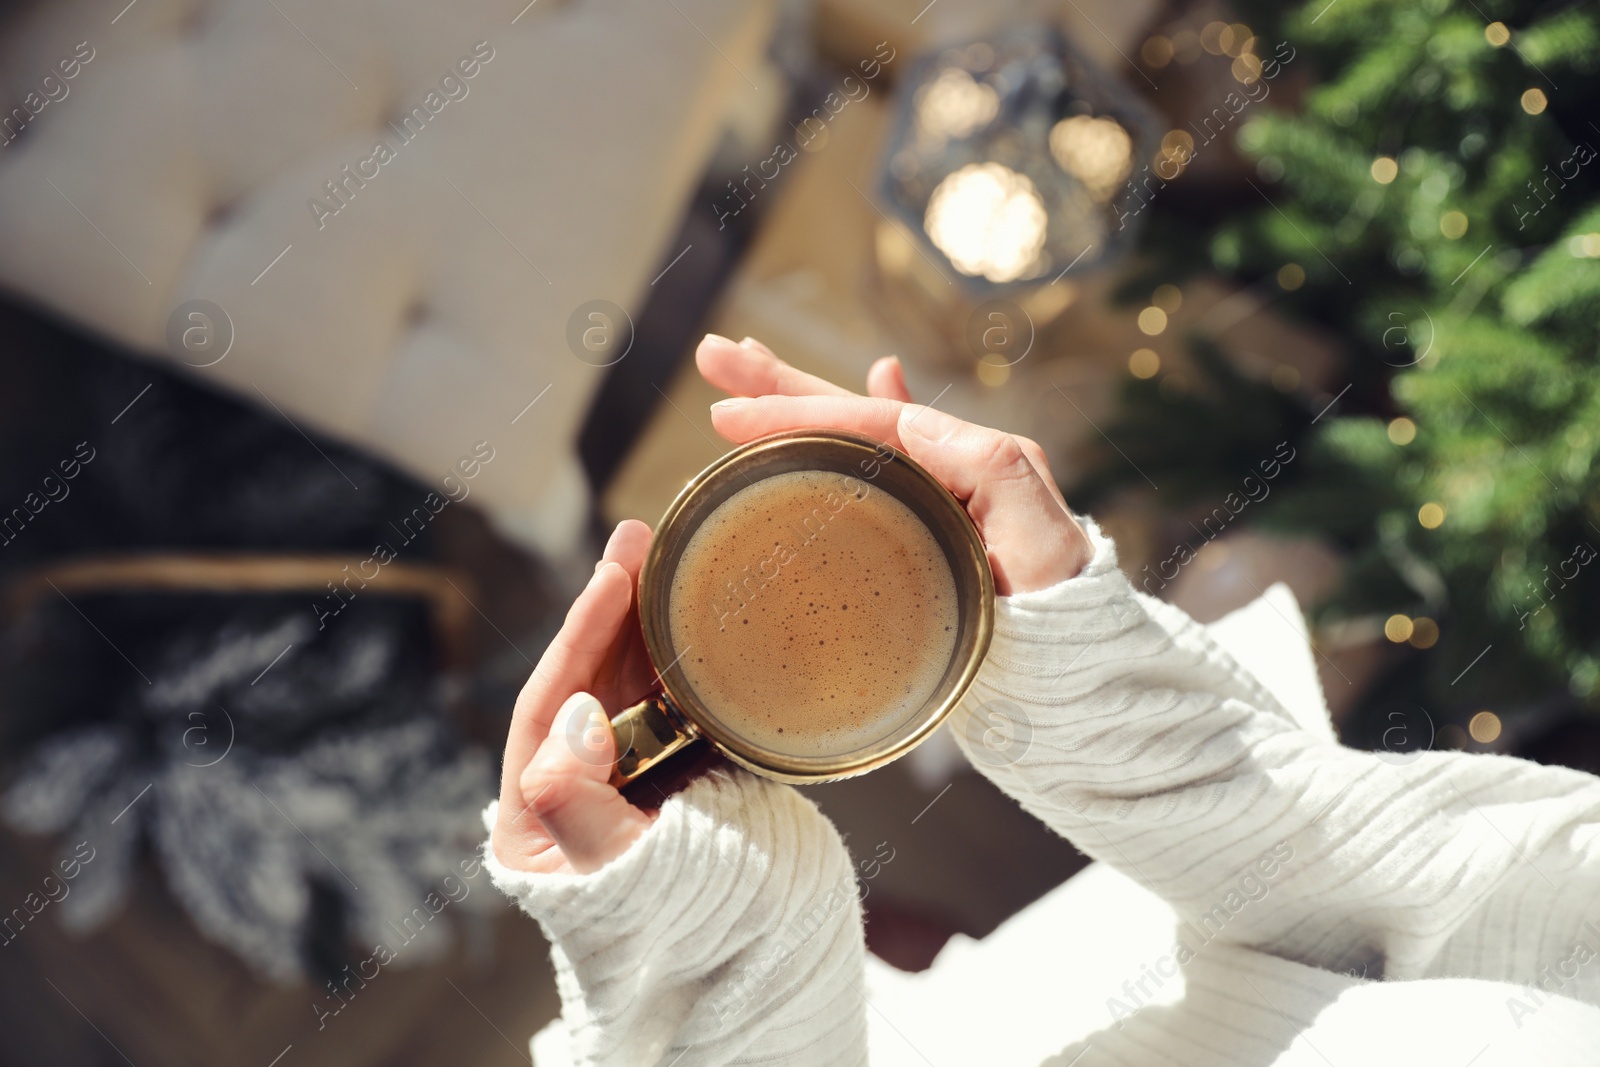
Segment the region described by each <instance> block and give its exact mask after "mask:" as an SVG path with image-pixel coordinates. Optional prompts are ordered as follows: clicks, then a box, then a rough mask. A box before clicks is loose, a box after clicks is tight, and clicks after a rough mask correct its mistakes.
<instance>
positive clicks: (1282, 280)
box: [1278, 263, 1306, 293]
mask: <svg viewBox="0 0 1600 1067" xmlns="http://www.w3.org/2000/svg"><path fill="white" fill-rule="evenodd" d="M1305 283H1306V269H1305V268H1304V267H1302V266H1301V265H1300V264H1298V263H1285V264H1284V265H1283V266H1281V267H1279V268H1278V287H1279V288H1281V289H1282V290H1283V291H1284V292H1286V293H1292V292H1294V291H1295V290H1296V289H1298V288H1300V287H1301V286H1302V285H1304V284H1305Z"/></svg>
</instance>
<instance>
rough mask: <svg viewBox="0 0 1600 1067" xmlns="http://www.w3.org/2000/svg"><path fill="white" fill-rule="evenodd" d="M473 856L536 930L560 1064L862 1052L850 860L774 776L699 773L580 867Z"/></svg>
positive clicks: (778, 1059)
mask: <svg viewBox="0 0 1600 1067" xmlns="http://www.w3.org/2000/svg"><path fill="white" fill-rule="evenodd" d="M495 809H496V805H495V804H491V805H490V807H489V810H488V811H486V812H485V813H484V819H485V823H486V825H487V826H489V827H491V828H492V827H493V826H494V816H495ZM484 857H485V866H486V867H487V868H488V870H489V872H490V876H491V877H492V878H493V880H494V884H495V885H496V886H498V887H499V888H500V889H501V890H502V891H503V892H505V893H506V894H507V895H508V896H510V897H511V898H512V899H513V900H514V901H516V903H517V904H518V905H519V906H520V907H521V908H522V910H523V911H525V912H527V913H528V914H529V915H531V916H532V917H533V918H535V919H537V920H538V921H539V924H540V926H541V927H543V929H544V932H545V936H546V937H547V938H548V939H549V941H550V944H551V953H550V955H551V960H552V962H553V963H554V965H555V970H556V985H557V988H558V990H559V992H560V995H561V1003H562V1018H563V1022H564V1024H565V1028H566V1031H567V1033H566V1038H567V1040H566V1042H565V1046H566V1048H567V1049H568V1050H569V1052H570V1056H571V1063H572V1064H573V1065H574V1067H578V1065H582V1067H641V1065H648V1064H673V1065H675V1067H714V1065H721V1064H757V1063H759V1064H765V1065H772V1067H790V1065H792V1067H802V1065H810V1064H817V1065H824V1064H826V1065H833V1064H864V1063H865V1062H866V1055H867V1053H866V1047H867V1045H866V1041H867V1032H866V1015H865V1013H866V1004H865V1001H864V999H863V995H862V992H861V989H862V981H863V966H864V958H865V948H864V941H863V930H862V920H861V904H860V899H859V896H858V894H857V890H856V882H855V875H854V870H853V868H852V866H851V862H850V857H849V854H848V853H847V852H846V851H845V848H844V844H843V842H842V841H841V840H840V838H839V835H838V832H837V831H836V830H835V829H834V827H833V825H832V824H831V823H830V822H828V820H827V819H826V818H825V817H824V816H823V815H822V813H821V812H820V811H818V810H817V808H816V806H815V805H814V804H812V803H811V801H810V800H808V799H806V798H805V797H803V796H801V795H800V794H799V793H798V792H796V791H795V790H793V789H791V788H789V787H788V786H783V785H778V784H776V783H774V782H770V781H766V780H765V779H761V778H757V777H756V776H754V775H752V774H749V773H747V772H745V771H743V770H733V771H727V770H718V771H713V772H712V773H710V774H708V775H706V776H704V777H702V778H700V779H698V780H696V781H695V782H694V783H693V784H691V785H690V786H689V787H688V788H686V789H685V790H683V791H682V792H680V793H678V794H675V795H674V796H672V797H670V798H668V799H667V800H666V802H665V803H663V805H662V807H661V813H660V816H659V817H658V818H657V819H656V821H655V822H654V823H653V824H652V825H651V826H650V827H649V828H648V829H647V830H646V831H645V832H644V834H643V835H641V836H640V838H639V840H637V841H636V842H634V844H633V845H632V846H631V847H630V848H629V849H628V851H627V852H626V853H624V854H623V855H622V856H620V857H618V858H617V859H615V860H613V861H612V862H611V863H609V864H607V865H606V866H605V867H603V868H601V869H600V870H598V871H595V872H593V873H591V874H586V875H573V874H534V873H529V872H524V871H516V870H511V869H509V868H507V867H505V866H504V865H502V864H501V863H500V862H499V861H498V860H496V859H495V856H494V849H493V847H492V845H491V844H485V846H484ZM539 1067H557V1065H554V1064H546V1063H543V1062H541V1063H540V1064H539ZM561 1067H565V1065H561Z"/></svg>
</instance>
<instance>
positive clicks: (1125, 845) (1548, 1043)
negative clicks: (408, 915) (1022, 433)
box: [486, 523, 1600, 1067]
mask: <svg viewBox="0 0 1600 1067" xmlns="http://www.w3.org/2000/svg"><path fill="white" fill-rule="evenodd" d="M1085 525H1086V528H1088V530H1089V532H1090V536H1091V538H1092V540H1093V542H1094V546H1095V555H1094V559H1093V561H1092V562H1091V563H1090V564H1089V566H1088V567H1087V568H1086V569H1085V571H1084V572H1083V573H1082V574H1081V575H1079V576H1078V577H1076V578H1073V579H1070V580H1068V581H1065V582H1062V583H1060V584H1059V585H1057V586H1055V587H1053V588H1051V589H1047V590H1043V591H1040V592H1036V593H1027V594H1023V595H1020V596H1014V597H1004V598H1001V600H1000V603H999V607H998V613H997V620H996V631H995V640H994V644H993V646H992V648H991V650H990V652H989V656H988V659H987V660H986V662H985V664H984V667H983V670H982V671H981V672H980V674H979V676H978V679H977V681H976V683H975V684H974V686H973V690H972V692H971V693H970V694H969V696H968V698H967V700H966V701H965V703H964V705H963V708H962V710H961V711H959V712H958V713H957V717H956V720H955V722H954V726H955V729H954V731H953V732H954V734H955V736H956V739H957V742H958V743H959V744H960V745H961V746H962V747H963V748H964V749H966V750H967V753H968V755H969V756H970V757H972V759H973V762H974V764H975V765H976V766H977V768H978V769H979V770H980V771H981V772H982V773H984V774H985V775H986V776H988V777H989V778H990V779H991V780H992V781H993V782H994V783H995V784H996V785H998V786H999V787H1000V788H1001V789H1003V790H1005V791H1006V792H1007V793H1008V794H1010V795H1011V796H1012V797H1014V798H1015V799H1016V800H1017V801H1018V802H1020V803H1021V804H1022V805H1023V806H1024V807H1025V808H1027V809H1028V810H1029V811H1031V812H1032V813H1034V814H1035V815H1037V816H1038V817H1039V818H1040V819H1042V820H1043V821H1044V822H1045V823H1047V824H1048V825H1049V826H1050V827H1052V828H1053V829H1054V830H1056V831H1057V832H1058V833H1060V834H1062V835H1064V836H1066V837H1067V838H1069V839H1071V840H1072V842H1073V843H1074V844H1076V845H1077V846H1078V847H1079V848H1080V849H1082V850H1083V851H1084V852H1086V853H1088V854H1089V855H1090V856H1092V857H1094V858H1095V859H1096V860H1098V861H1100V863H1097V864H1095V865H1093V866H1091V867H1090V868H1089V869H1088V870H1087V871H1085V872H1083V873H1082V874H1080V875H1079V876H1078V877H1076V878H1074V879H1072V880H1070V881H1069V882H1068V883H1066V884H1065V885H1064V886H1062V887H1061V888H1060V889H1058V890H1057V891H1056V892H1055V893H1052V894H1051V895H1050V896H1048V897H1046V898H1045V899H1044V900H1042V901H1040V902H1038V903H1036V904H1035V905H1034V906H1032V907H1031V908H1029V909H1027V910H1026V911H1024V912H1023V913H1022V914H1021V915H1019V916H1017V917H1016V918H1014V919H1013V920H1011V922H1009V923H1008V924H1006V926H1004V927H1002V928H1001V929H1000V930H999V931H997V932H996V933H995V934H993V935H991V936H990V937H989V938H986V939H985V940H984V941H983V942H981V943H980V942H972V941H970V940H968V939H965V938H957V939H956V940H955V941H954V942H952V944H951V945H949V946H947V947H946V949H945V951H944V952H943V953H941V955H940V957H939V959H938V960H937V961H936V962H935V965H934V967H933V968H932V969H931V970H930V971H928V972H925V973H923V974H920V975H902V974H900V973H899V972H894V971H891V970H890V969H889V968H887V967H885V966H883V965H881V964H878V963H877V962H876V961H875V960H869V959H867V957H866V954H865V951H864V947H863V938H862V927H861V911H860V906H859V902H858V898H857V894H856V891H855V878H854V869H853V867H852V864H851V860H850V857H849V855H848V854H847V853H846V851H845V849H844V846H843V844H842V842H841V841H840V839H839V836H838V834H837V833H836V832H835V831H834V829H833V827H832V826H831V825H830V824H829V823H828V822H827V820H826V819H824V818H823V816H822V815H821V814H820V813H819V812H818V811H817V809H816V808H815V806H814V805H812V804H811V802H810V801H808V800H806V799H805V798H803V797H801V796H800V795H799V794H798V793H796V792H795V791H794V790H792V789H789V788H787V787H785V786H780V785H776V784H774V783H771V782H768V781H765V780H763V779H759V778H756V777H754V776H752V775H749V774H746V773H744V772H742V771H740V772H735V773H727V772H719V773H715V774H713V775H711V776H709V777H707V778H705V779H702V780H700V781H699V782H697V783H695V784H694V785H692V786H690V787H689V788H688V789H686V790H685V791H683V792H682V793H680V794H678V795H677V796H675V797H673V798H672V799H670V800H669V801H667V802H666V804H665V805H664V806H663V808H662V812H661V817H660V818H659V819H658V820H657V821H656V822H655V824H653V825H652V826H651V827H650V828H649V829H648V830H647V831H646V832H645V834H644V836H643V837H641V838H640V840H639V841H638V842H637V843H636V844H635V845H634V846H633V847H632V848H631V849H630V850H629V851H628V852H627V853H626V854H625V855H623V856H622V857H620V858H619V859H617V860H616V861H614V862H612V863H611V864H608V865H607V866H606V867H605V868H603V869H602V870H600V871H597V872H595V873H593V874H589V875H584V876H554V875H534V874H525V873H521V872H517V871H511V870H508V869H506V868H505V867H503V866H502V865H500V864H499V863H497V862H496V861H495V860H494V858H493V853H492V850H489V849H487V848H486V852H487V854H488V867H489V870H490V871H491V874H492V876H493V878H494V880H495V883H496V884H497V885H499V886H500V888H501V889H502V890H504V891H505V892H506V893H507V894H509V895H510V896H511V897H513V898H514V899H515V900H516V901H517V902H518V903H519V904H520V905H521V906H522V908H523V909H524V910H525V911H526V912H527V913H528V914H530V915H532V916H533V917H534V918H536V919H537V920H538V921H539V922H540V924H541V925H542V926H543V927H544V930H545V933H546V935H547V936H548V937H549V939H550V941H551V943H552V945H553V946H554V948H553V950H552V957H553V960H554V963H555V967H556V976H557V982H558V985H559V988H560V993H561V997H562V1003H563V1017H562V1019H559V1020H557V1021H556V1022H555V1023H554V1024H552V1026H551V1027H550V1028H548V1029H547V1030H546V1031H544V1032H542V1033H541V1034H540V1035H539V1036H538V1037H537V1038H536V1039H535V1041H534V1051H535V1055H536V1057H537V1061H538V1065H539V1067H557V1065H566V1064H575V1065H576V1064H582V1065H596V1067H598V1065H606V1067H613V1065H615V1067H642V1065H647V1064H660V1065H673V1067H706V1065H717V1064H758V1063H759V1064H772V1065H780V1064H781V1065H802V1064H817V1065H830V1067H831V1065H836V1064H857V1063H865V1062H867V1060H868V1055H869V1049H870V1052H871V1061H872V1063H873V1064H874V1065H877V1067H881V1065H884V1064H898V1063H908V1064H913V1063H914V1064H929V1065H937V1067H945V1065H951V1067H955V1065H960V1064H968V1063H984V1064H1002V1065H1010V1064H1017V1065H1033V1064H1038V1063H1041V1062H1048V1063H1051V1064H1056V1065H1058V1067H1068V1065H1080V1067H1099V1065H1101V1064H1125V1065H1135V1064H1138V1065H1145V1064H1149V1065H1157V1064H1161V1065H1166V1064H1218V1065H1222V1064H1230V1065H1236V1064H1249V1065H1267V1064H1275V1065H1289V1064H1295V1065H1299V1064H1307V1065H1317V1067H1371V1065H1373V1064H1389V1063H1406V1064H1441V1065H1445V1067H1469V1064H1470V1067H1491V1065H1500V1064H1505V1065H1511V1064H1516V1065H1523V1064H1537V1065H1544V1064H1585V1065H1594V1064H1600V1007H1597V1005H1600V780H1597V779H1595V778H1593V777H1591V776H1589V775H1585V774H1581V773H1578V772H1575V771H1569V770H1563V769H1560V768H1551V767H1542V766H1537V765H1535V764H1531V763H1527V762H1524V761H1521V760H1516V759H1509V758H1504V757H1496V756H1482V755H1466V754H1459V753H1433V752H1427V753H1421V754H1417V755H1416V756H1415V757H1414V758H1412V759H1410V760H1409V761H1407V760H1393V759H1390V760H1385V759H1384V758H1380V757H1379V756H1377V755H1374V754H1372V753H1367V752H1358V751H1354V750H1351V749H1348V748H1344V747H1342V746H1340V745H1339V744H1338V743H1337V741H1336V740H1335V739H1334V736H1333V732H1332V728H1331V726H1330V725H1329V724H1328V720H1327V714H1326V709H1325V707H1324V706H1323V704H1322V700H1321V694H1320V690H1318V689H1317V688H1316V687H1315V685H1314V683H1313V684H1306V683H1305V682H1304V679H1305V678H1307V677H1308V676H1309V672H1310V667H1311V664H1310V654H1309V652H1308V651H1307V649H1306V646H1305V642H1304V637H1303V623H1302V622H1301V620H1300V619H1299V616H1298V613H1297V612H1296V610H1295V609H1294V607H1293V605H1292V601H1288V600H1286V598H1282V597H1279V598H1276V599H1274V598H1273V597H1270V596H1269V597H1268V598H1267V599H1266V600H1265V601H1263V602H1258V605H1257V607H1256V608H1255V609H1253V610H1254V612H1255V617H1256V619H1257V622H1258V623H1259V622H1261V621H1262V620H1267V621H1268V622H1269V624H1270V619H1272V618H1277V619H1281V620H1282V621H1281V626H1282V629H1281V630H1280V631H1278V632H1279V634H1280V635H1287V636H1288V638H1289V643H1288V645H1287V647H1286V648H1285V649H1283V650H1281V651H1280V652H1279V653H1278V654H1276V655H1273V656H1270V657H1269V656H1263V655H1261V654H1260V648H1259V647H1257V648H1255V649H1254V650H1253V651H1252V644H1251V643H1238V647H1239V650H1240V656H1238V657H1236V656H1235V655H1233V654H1230V652H1229V651H1228V650H1227V649H1226V647H1225V638H1224V633H1223V631H1224V630H1225V627H1222V626H1220V625H1219V626H1213V627H1206V626H1201V625H1199V624H1197V623H1195V622H1194V621H1193V620H1191V619H1190V618H1189V617H1188V616H1186V615H1184V614H1183V613H1182V612H1181V611H1179V610H1177V609H1176V608H1173V607H1171V606H1170V605H1167V604H1163V603H1161V602H1159V601H1156V600H1153V599H1151V598H1149V597H1146V596H1144V595H1143V594H1140V593H1137V592H1135V591H1134V590H1133V589H1132V588H1131V587H1130V585H1129V583H1128V582H1127V580H1126V579H1125V578H1124V576H1123V575H1122V573H1121V572H1120V571H1119V570H1118V569H1117V566H1116V556H1115V550H1114V548H1113V546H1112V545H1111V543H1110V542H1109V541H1108V540H1106V539H1105V538H1104V537H1103V536H1102V535H1101V534H1100V532H1099V530H1098V529H1097V528H1096V527H1094V525H1093V524H1092V523H1086V524H1085ZM1262 605H1264V606H1265V608H1266V609H1270V615H1269V614H1268V613H1267V612H1266V611H1265V610H1264V608H1263V607H1262ZM1247 610H1252V609H1247ZM1235 630H1236V631H1237V630H1238V628H1235ZM1257 632H1258V633H1262V631H1260V630H1259V626H1258V631H1257ZM1272 641H1273V638H1272V637H1270V636H1262V638H1261V640H1260V641H1257V642H1254V644H1255V645H1258V646H1259V645H1261V644H1262V643H1265V644H1266V645H1269V646H1270V645H1271V644H1272ZM1241 658H1243V659H1246V660H1247V661H1250V662H1251V663H1252V666H1253V667H1254V670H1246V669H1245V668H1244V667H1243V666H1241V664H1240V662H1239V660H1240V659H1241ZM1263 677H1267V678H1273V677H1277V678H1278V679H1279V682H1278V684H1274V685H1272V686H1270V687H1269V685H1268V684H1265V683H1264V682H1263V681H1262V680H1261V679H1262V678H1263ZM1294 678H1299V679H1300V680H1301V681H1300V683H1299V684H1296V683H1295V682H1294V681H1293V680H1292V679H1294ZM1283 679H1290V681H1283ZM1291 704H1292V705H1294V706H1291ZM971 716H978V725H977V726H976V727H975V728H974V727H972V726H971V719H970V717H971ZM990 727H992V728H993V731H994V732H992V733H990V734H988V735H987V736H988V737H989V738H990V739H991V740H1000V741H1001V742H1003V743H1001V744H999V745H997V746H995V747H984V746H983V744H982V742H983V740H984V738H985V729H986V728H990ZM969 739H970V740H969ZM974 741H976V742H978V747H977V748H976V749H974V744H973V742H974ZM486 820H487V822H488V825H490V826H492V825H493V809H492V807H491V810H490V812H488V813H486Z"/></svg>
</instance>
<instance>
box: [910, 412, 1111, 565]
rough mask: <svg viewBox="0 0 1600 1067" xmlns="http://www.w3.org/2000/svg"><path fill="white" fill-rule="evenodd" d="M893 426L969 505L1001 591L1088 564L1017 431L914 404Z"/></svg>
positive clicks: (1076, 532) (1083, 545)
mask: <svg viewBox="0 0 1600 1067" xmlns="http://www.w3.org/2000/svg"><path fill="white" fill-rule="evenodd" d="M896 430H897V432H898V433H899V437H900V443H901V446H902V447H903V448H904V449H905V452H906V454H907V455H909V456H910V457H911V458H912V459H914V460H916V461H917V462H918V463H920V464H922V465H923V466H924V467H926V468H927V469H928V473H930V474H932V475H933V476H934V477H935V478H937V479H938V480H939V481H940V482H942V483H944V486H945V488H947V489H949V490H950V492H951V493H953V494H955V496H956V499H958V500H960V501H961V502H962V503H963V504H965V505H966V508H967V514H969V515H971V516H972V521H973V523H974V524H976V525H977V527H978V532H979V533H980V534H982V535H983V540H984V543H985V544H986V545H988V548H989V563H990V566H991V567H992V568H993V569H994V578H995V589H996V591H997V592H999V593H1000V594H1001V595H1002V596H1011V595H1013V594H1016V593H1027V592H1032V591H1034V590H1037V589H1048V588H1049V587H1050V586H1052V585H1055V584H1056V583H1057V582H1060V581H1063V580H1065V579H1067V578H1071V577H1074V576H1076V575H1077V574H1078V572H1079V571H1081V570H1082V569H1083V568H1084V566H1085V565H1087V563H1088V561H1089V558H1090V547H1089V539H1088V536H1087V535H1086V534H1084V532H1083V529H1082V528H1081V527H1080V526H1079V525H1078V523H1077V521H1076V520H1074V519H1073V518H1072V516H1071V515H1070V514H1068V513H1067V511H1066V510H1064V509H1063V508H1062V507H1061V505H1060V504H1059V503H1058V502H1057V500H1056V498H1055V496H1054V495H1053V494H1052V493H1051V492H1050V489H1049V487H1047V486H1046V485H1045V483H1044V479H1042V478H1040V477H1039V472H1038V470H1037V469H1035V467H1034V464H1033V463H1032V461H1030V460H1029V458H1028V456H1027V453H1025V452H1024V451H1023V449H1022V445H1021V444H1020V443H1019V442H1018V441H1017V439H1016V438H1015V437H1013V436H1011V435H1010V434H1008V433H1002V432H1001V431H999V430H992V429H989V428H988V427H985V426H977V425H974V424H972V423H970V422H963V421H961V420H960V419H958V418H955V417H954V416H952V415H946V414H945V413H944V412H942V411H938V410H936V409H934V408H930V407H922V406H919V405H915V404H907V405H906V406H905V408H904V409H903V410H902V411H901V412H900V417H899V420H898V423H897V426H896Z"/></svg>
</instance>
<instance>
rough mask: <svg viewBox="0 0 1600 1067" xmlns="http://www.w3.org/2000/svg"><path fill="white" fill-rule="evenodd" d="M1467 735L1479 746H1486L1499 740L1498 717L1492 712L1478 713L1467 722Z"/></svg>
mask: <svg viewBox="0 0 1600 1067" xmlns="http://www.w3.org/2000/svg"><path fill="white" fill-rule="evenodd" d="M1467 733H1469V734H1471V735H1472V739H1473V740H1474V741H1476V742H1478V744H1480V745H1487V744H1490V743H1492V742H1494V741H1497V740H1499V738H1500V716H1498V715H1496V714H1495V713H1494V712H1492V711H1480V712H1478V714H1476V715H1474V716H1473V717H1472V718H1471V719H1470V720H1468V722H1467Z"/></svg>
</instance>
